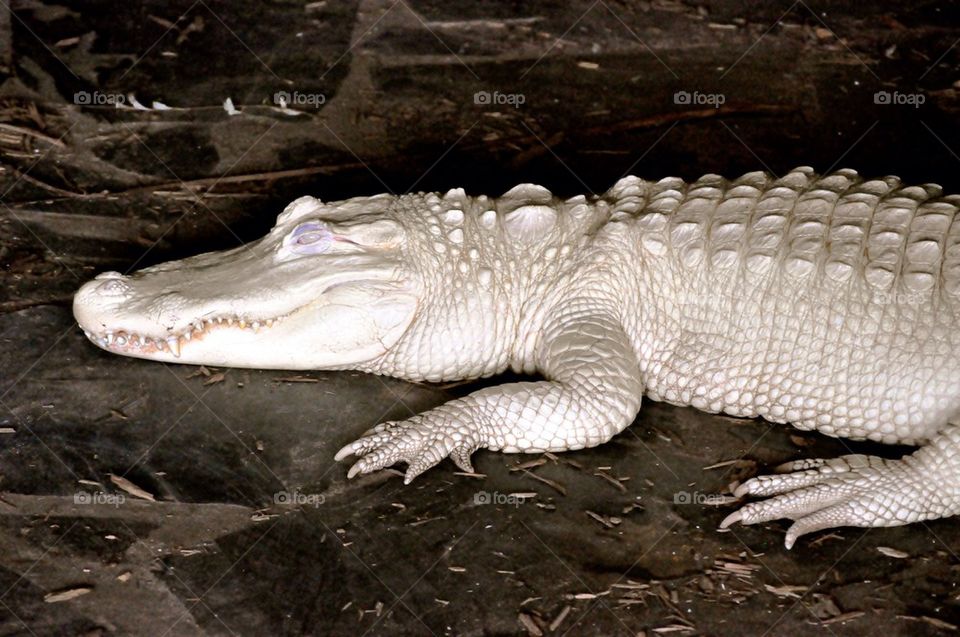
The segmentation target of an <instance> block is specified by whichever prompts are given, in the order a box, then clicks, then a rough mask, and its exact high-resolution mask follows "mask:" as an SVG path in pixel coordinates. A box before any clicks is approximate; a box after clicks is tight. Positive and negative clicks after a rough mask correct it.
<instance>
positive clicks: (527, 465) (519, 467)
mask: <svg viewBox="0 0 960 637" xmlns="http://www.w3.org/2000/svg"><path fill="white" fill-rule="evenodd" d="M545 464H547V461H546V459H544V458H537V459H535V460H527V461H526V462H521V463H519V464H515V465H513V466H512V467H510V471H526V470H527V469H533V468H534V467H539V466H540V465H545Z"/></svg>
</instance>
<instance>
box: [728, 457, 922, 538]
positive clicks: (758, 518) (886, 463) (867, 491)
mask: <svg viewBox="0 0 960 637" xmlns="http://www.w3.org/2000/svg"><path fill="white" fill-rule="evenodd" d="M777 470H778V471H782V470H786V471H787V472H783V473H776V474H773V475H765V476H757V477H756V478H752V479H750V480H748V481H746V482H744V483H743V484H742V485H740V486H739V487H737V488H736V489H735V490H734V495H736V496H737V497H744V496H747V495H753V496H761V497H766V498H767V499H765V500H760V501H756V502H749V503H747V504H744V505H743V506H742V507H741V508H740V509H738V510H737V511H734V512H733V513H731V514H730V515H728V516H727V517H726V518H724V520H723V521H722V522H721V523H720V528H722V529H726V528H728V527H730V526H731V525H733V524H735V523H737V522H740V523H742V524H758V523H761V522H768V521H770V520H776V519H780V518H787V519H790V520H793V521H794V523H793V524H792V525H791V526H790V528H789V529H788V530H787V534H786V538H785V541H784V544H785V545H786V547H787V548H788V549H789V548H791V547H792V546H793V545H794V543H795V542H796V541H797V538H799V537H800V536H802V535H806V534H807V533H813V532H815V531H819V530H822V529H827V528H832V527H837V526H861V527H862V526H891V525H895V524H903V523H905V522H907V521H909V519H908V518H909V516H908V515H905V514H904V509H905V507H904V506H903V505H904V504H906V503H908V502H909V497H910V496H912V495H913V490H915V486H914V485H913V484H912V481H909V480H905V479H904V478H905V476H906V475H907V474H908V473H909V471H910V468H909V466H908V465H907V464H906V463H904V462H902V461H892V460H886V459H884V458H878V457H874V456H864V455H859V454H857V455H850V456H843V457H841V458H835V459H831V460H801V461H795V462H790V463H786V464H783V465H780V467H778V468H777ZM790 470H792V471H790ZM894 504H896V505H898V506H899V507H900V508H899V509H898V508H896V507H895V506H894Z"/></svg>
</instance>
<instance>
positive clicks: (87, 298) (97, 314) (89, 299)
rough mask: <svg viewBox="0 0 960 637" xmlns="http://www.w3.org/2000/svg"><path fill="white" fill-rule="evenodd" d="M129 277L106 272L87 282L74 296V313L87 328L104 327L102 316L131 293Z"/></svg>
mask: <svg viewBox="0 0 960 637" xmlns="http://www.w3.org/2000/svg"><path fill="white" fill-rule="evenodd" d="M131 291H132V288H131V286H130V284H129V283H128V282H127V277H125V276H123V275H122V274H120V273H119V272H104V273H102V274H99V275H97V277H96V278H95V279H93V280H92V281H88V282H87V283H85V284H84V285H83V286H82V287H81V288H80V289H79V290H77V293H76V294H75V295H74V297H73V313H74V316H75V317H76V318H77V322H78V323H80V325H81V326H83V327H84V328H85V329H91V328H92V329H98V330H99V329H102V326H101V325H99V324H98V322H99V321H100V319H101V317H103V316H104V315H105V314H107V313H108V312H110V311H111V310H113V309H115V308H116V307H117V306H118V305H120V304H121V303H123V302H124V301H125V300H126V299H128V298H129V297H130V295H131Z"/></svg>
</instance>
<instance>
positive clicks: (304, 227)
mask: <svg viewBox="0 0 960 637" xmlns="http://www.w3.org/2000/svg"><path fill="white" fill-rule="evenodd" d="M331 243H333V234H332V233H331V232H330V231H329V230H328V229H327V228H326V227H324V225H323V224H321V223H317V222H314V221H309V222H307V223H302V224H300V225H299V226H297V227H296V228H294V230H293V232H291V233H290V235H289V237H287V245H288V246H289V247H290V249H291V250H292V251H293V252H295V253H296V254H320V253H322V252H325V251H326V250H327V248H329V247H330V244H331Z"/></svg>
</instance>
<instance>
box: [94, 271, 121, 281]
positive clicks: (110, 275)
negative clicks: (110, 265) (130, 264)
mask: <svg viewBox="0 0 960 637" xmlns="http://www.w3.org/2000/svg"><path fill="white" fill-rule="evenodd" d="M94 278H95V279H97V280H99V279H122V278H123V275H122V274H120V273H119V272H114V271H113V270H110V271H109V272H101V273H100V274H98V275H97V276H95V277H94Z"/></svg>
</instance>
